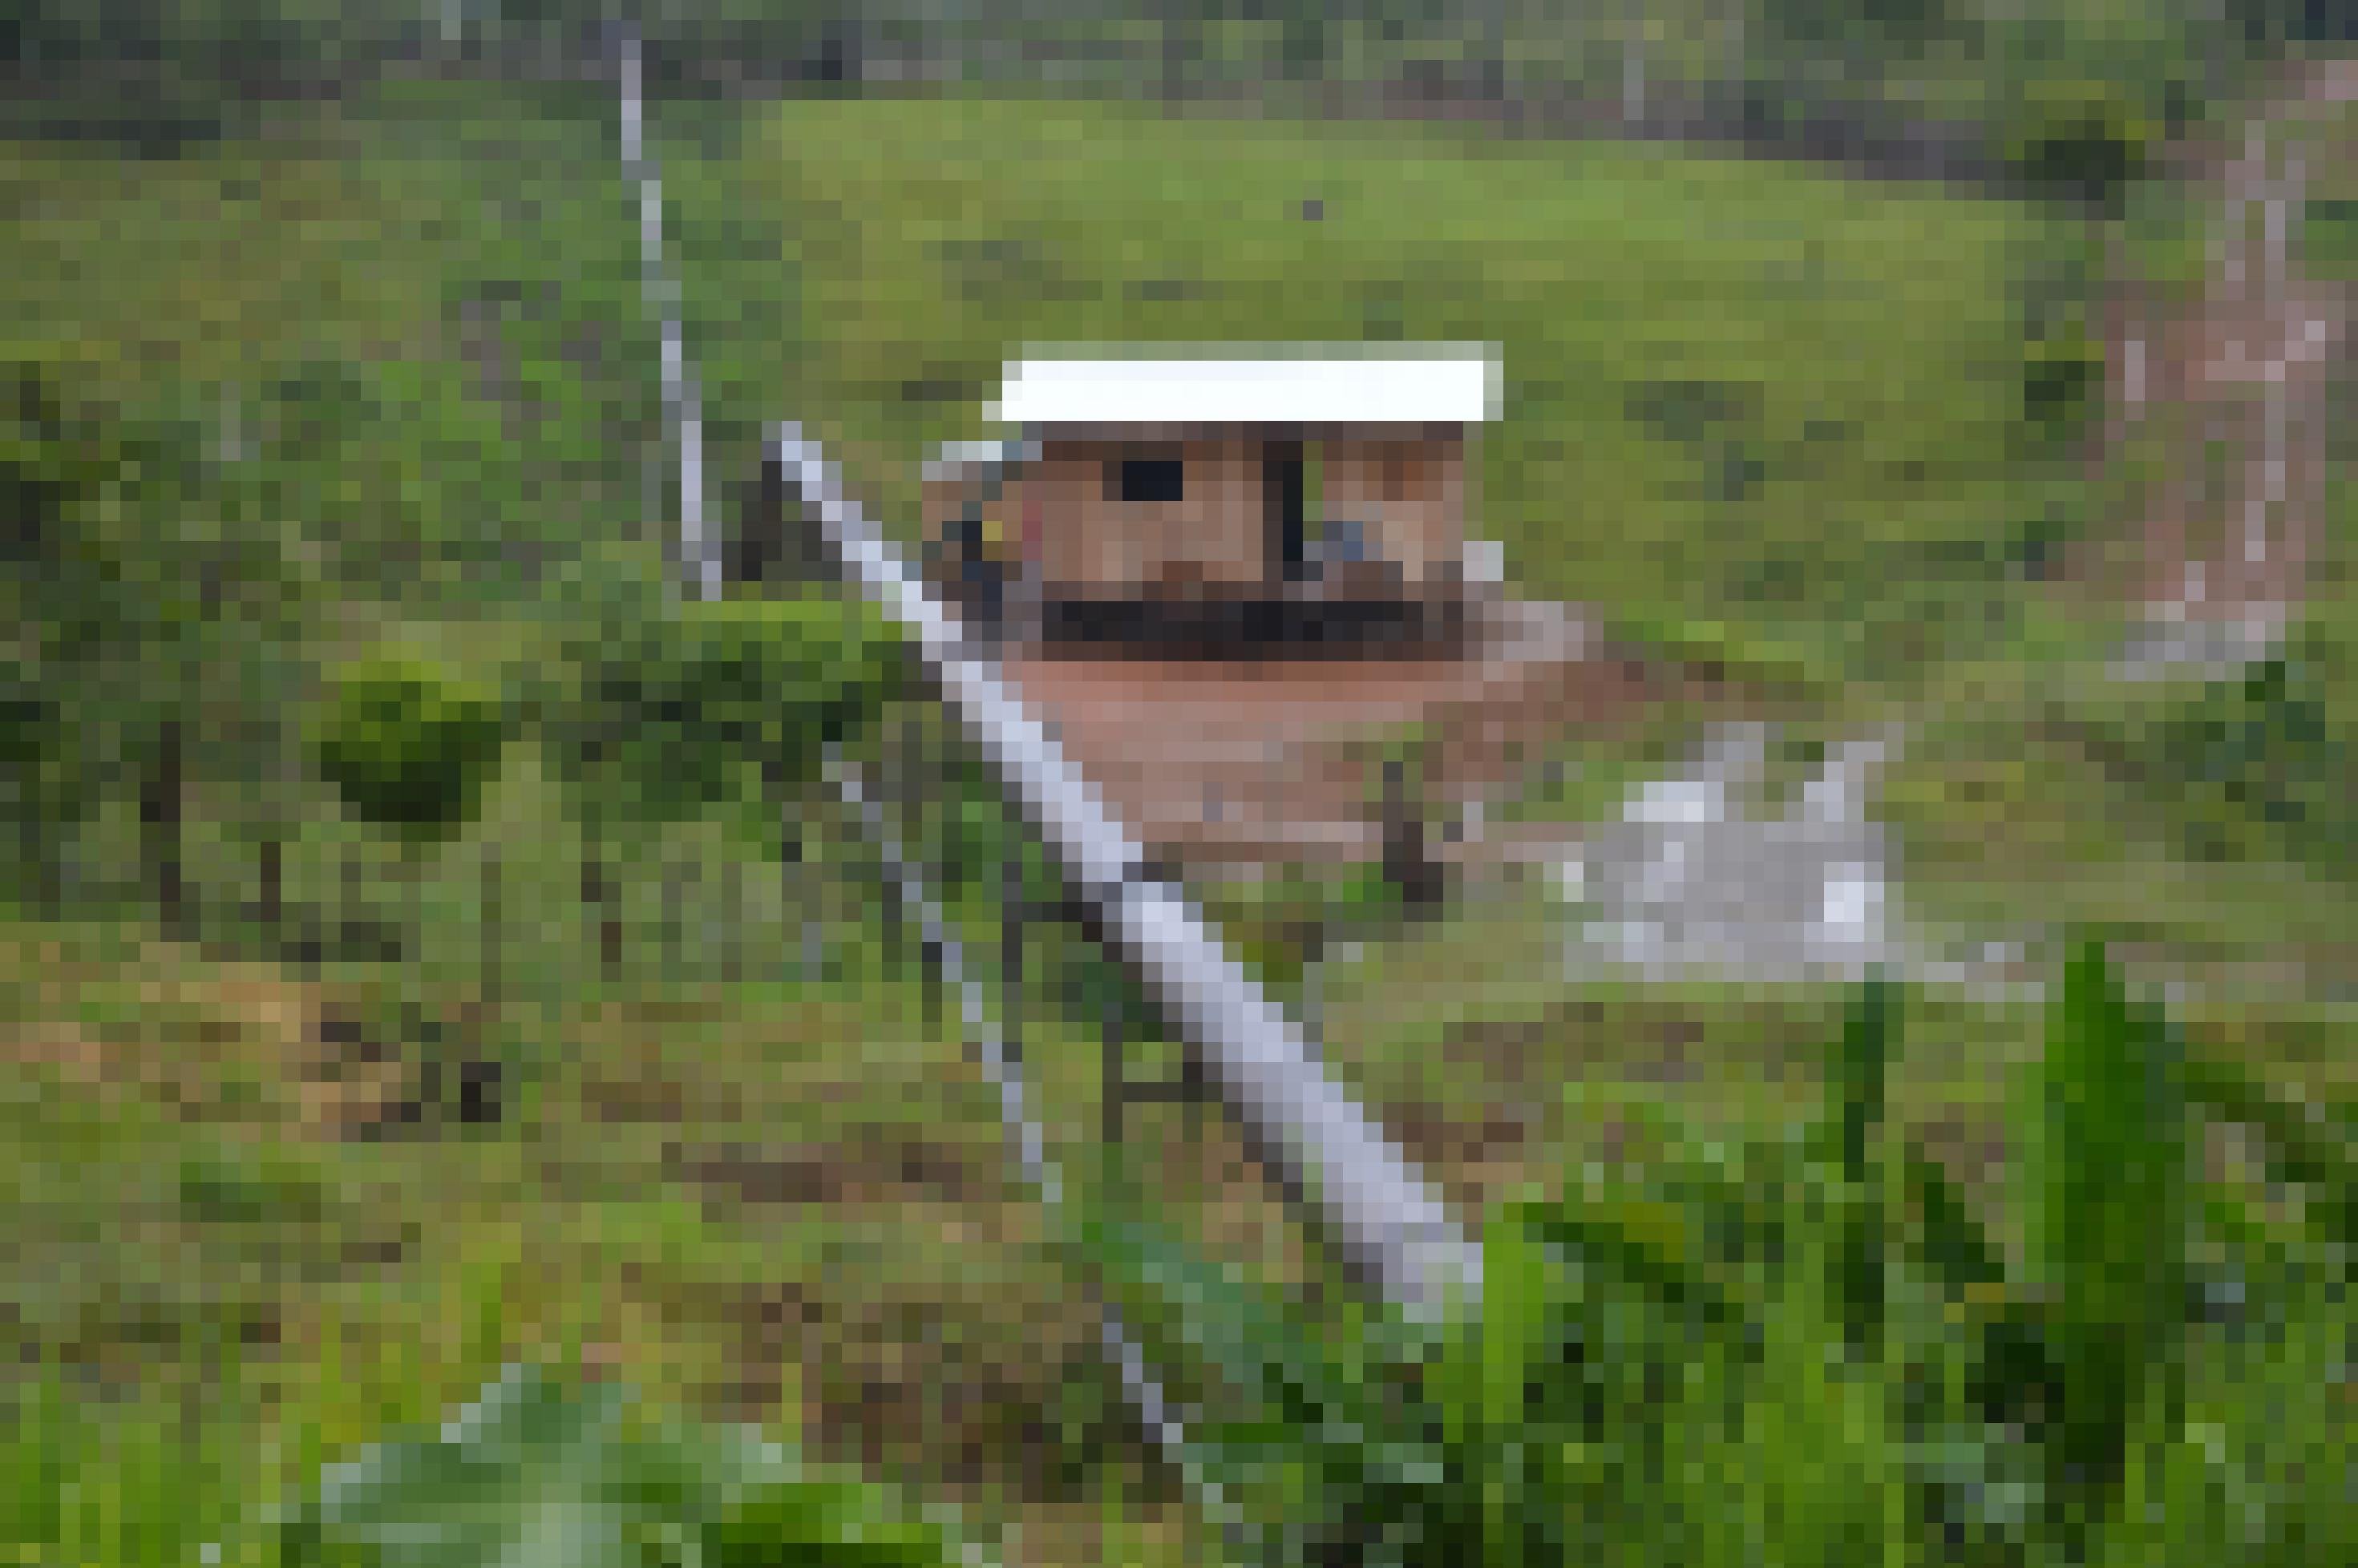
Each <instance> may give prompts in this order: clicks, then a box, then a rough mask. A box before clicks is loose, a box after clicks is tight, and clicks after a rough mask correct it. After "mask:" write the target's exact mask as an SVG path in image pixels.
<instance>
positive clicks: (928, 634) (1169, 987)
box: [771, 424, 1481, 1316]
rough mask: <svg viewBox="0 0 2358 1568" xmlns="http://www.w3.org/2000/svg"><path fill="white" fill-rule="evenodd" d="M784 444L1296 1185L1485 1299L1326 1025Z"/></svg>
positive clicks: (791, 479) (1387, 1249)
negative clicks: (1339, 1073)
mask: <svg viewBox="0 0 2358 1568" xmlns="http://www.w3.org/2000/svg"><path fill="white" fill-rule="evenodd" d="M771 452H772V460H773V461H774V462H776V463H777V465H778V467H779V469H780V470H781V473H782V476H783V477H784V480H785V481H786V483H787V484H788V485H789V486H791V487H792V488H793V489H794V490H795V491H796V492H799V493H800V495H801V496H802V498H803V501H804V503H805V504H806V506H807V508H808V509H809V511H810V512H811V514H814V515H815V517H816V519H817V524H818V529H819V532H820V534H821V536H822V537H823V538H824V539H825V541H826V543H827V547H828V549H829V550H830V551H831V552H832V554H833V555H834V556H835V557H836V558H837V560H838V563H839V564H840V566H841V567H842V568H843V570H844V573H845V575H846V577H847V579H849V580H850V581H851V582H854V583H856V584H857V585H858V586H859V587H860V589H861V590H862V591H863V592H865V593H866V594H867V595H868V596H869V598H870V599H871V600H874V601H875V602H876V603H877V604H878V605H879V607H880V608H882V610H883V611H885V612H886V613H887V614H890V615H892V617H893V618H894V619H896V620H897V621H899V622H901V624H902V625H903V627H905V628H906V629H907V630H908V632H909V633H910V634H911V636H912V637H913V638H914V641H915V643H916V645H917V650H918V652H919V654H920V656H921V657H922V658H923V659H924V661H925V665H926V667H927V669H928V670H929V672H930V673H931V674H932V675H933V676H934V677H935V679H936V682H937V683H938V685H939V687H940V689H941V692H942V697H943V700H944V702H945V703H946V705H947V707H948V708H949V709H950V711H951V712H953V713H954V714H956V715H957V718H958V719H960V720H961V722H962V723H963V724H964V725H965V726H966V728H967V730H968V731H969V732H970V733H972V734H973V735H974V736H975V738H976V739H977V740H978V741H979V742H980V744H981V747H982V750H983V754H984V755H985V756H986V757H987V758H988V759H989V760H990V763H991V765H992V766H993V767H994V768H995V769H996V771H997V772H998V773H999V775H1000V778H1001V782H1002V784H1003V785H1004V787H1005V788H1006V789H1007V790H1008V791H1009V793H1010V795H1011V796H1012V797H1013V799H1014V801H1015V802H1016V804H1017V805H1018V806H1020V807H1021V808H1022V811H1023V813H1024V815H1025V816H1027V817H1028V818H1029V819H1030V820H1031V822H1032V823H1033V826H1034V827H1036V828H1037V829H1038V830H1039V832H1040V834H1041V836H1042V838H1044V840H1045V842H1046V844H1047V846H1048V848H1049V849H1050V851H1051V852H1052V853H1053V854H1054V855H1055V857H1056V858H1057V860H1059V862H1060V863H1061V864H1062V866H1063V868H1064V870H1065V874H1066V876H1067V877H1068V878H1069V879H1070V880H1071V881H1072V883H1073V884H1074V885H1075V887H1076V891H1077V892H1079V893H1080V895H1081V896H1082V897H1083V898H1084V899H1085V900H1087V902H1088V903H1090V904H1091V905H1092V906H1093V907H1094V909H1095V911H1096V913H1097V915H1098V919H1099V921H1100V923H1101V925H1102V927H1103V930H1104V933H1105V935H1106V938H1107V940H1108V941H1109V943H1111V944H1112V945H1113V946H1114V948H1115V950H1116V951H1117V952H1119V953H1120V955H1121V957H1123V959H1124V960H1125V961H1126V962H1127V963H1128V964H1130V967H1131V968H1133V970H1135V971H1136V972H1137V973H1138V975H1139V976H1140V978H1141V979H1142V981H1143V982H1144V983H1145V985H1146V988H1147V989H1148V991H1149V993H1150V994H1151V995H1152V996H1153V997H1154V998H1155V999H1156V1000H1157V1002H1158V1003H1159V1004H1160V1005H1161V1007H1162V1008H1163V1013H1164V1017H1165V1018H1166V1019H1167V1020H1168V1021H1170V1022H1173V1023H1174V1024H1175V1025H1176V1027H1177V1029H1178V1031H1179V1033H1180V1037H1181V1039H1182V1040H1183V1041H1184V1043H1185V1044H1186V1045H1187V1046H1188V1048H1189V1049H1190V1050H1192V1051H1194V1052H1195V1054H1196V1055H1197V1058H1198V1060H1199V1061H1200V1063H1201V1065H1202V1066H1203V1069H1204V1074H1205V1077H1206V1081H1207V1082H1209V1083H1210V1084H1211V1085H1212V1086H1214V1087H1216V1088H1217V1091H1218V1092H1219V1094H1220V1097H1221V1098H1222V1100H1223V1101H1224V1102H1225V1103H1226V1104H1227V1105H1228V1108H1229V1109H1230V1111H1231V1112H1232V1113H1233V1114H1235V1115H1236V1116H1237V1118H1238V1119H1239V1121H1240V1122H1241V1123H1242V1124H1243V1127H1244V1129H1245V1131H1246V1133H1247V1134H1248V1136H1249V1137H1250V1138H1251V1139H1252V1140H1253V1141H1254V1142H1255V1143H1256V1145H1257V1146H1258V1147H1259V1148H1260V1149H1261V1150H1262V1151H1263V1152H1265V1153H1266V1155H1267V1157H1268V1158H1270V1159H1271V1161H1272V1162H1274V1163H1275V1164H1276V1166H1277V1167H1278V1169H1277V1171H1276V1174H1277V1175H1278V1176H1279V1178H1280V1179H1281V1182H1282V1184H1284V1185H1285V1186H1286V1187H1287V1189H1288V1190H1289V1191H1290V1192H1294V1193H1298V1194H1299V1195H1301V1196H1302V1197H1303V1199H1304V1200H1306V1201H1307V1202H1308V1203H1309V1204H1310V1205H1311V1206H1313V1207H1314V1210H1315V1212H1316V1215H1317V1217H1318V1218H1319V1219H1321V1220H1322V1221H1323V1222H1324V1223H1325V1226H1326V1227H1328V1229H1329V1230H1330V1232H1331V1233H1332V1234H1333V1235H1334V1236H1335V1237H1336V1238H1337V1240H1338V1241H1339V1243H1340V1245H1341V1248H1342V1250H1343V1252H1344V1255H1345V1257H1346V1259H1347V1261H1348V1262H1349V1263H1350V1264H1351V1266H1352V1267H1353V1268H1354V1269H1355V1270H1356V1271H1357V1272H1358V1273H1359V1274H1360V1275H1361V1276H1362V1277H1363V1278H1364V1279H1366V1280H1367V1281H1368V1282H1369V1283H1370V1284H1371V1285H1373V1286H1374V1288H1375V1289H1376V1290H1377V1291H1378V1292H1379V1293H1380V1294H1381V1295H1382V1296H1383V1298H1384V1299H1385V1300H1387V1301H1389V1302H1390V1303H1395V1304H1397V1305H1399V1306H1401V1307H1403V1308H1405V1309H1407V1310H1408V1311H1410V1312H1412V1313H1415V1314H1420V1315H1426V1316H1430V1315H1433V1314H1438V1313H1440V1312H1443V1311H1446V1310H1452V1309H1453V1308H1455V1309H1457V1310H1465V1311H1473V1310H1476V1309H1478V1306H1479V1303H1480V1293H1481V1254H1480V1251H1479V1249H1477V1248H1476V1245H1475V1244H1474V1243H1473V1242H1472V1241H1471V1240H1469V1239H1468V1238H1466V1235H1465V1234H1464V1232H1463V1231H1462V1230H1461V1229H1460V1228H1459V1227H1458V1226H1457V1224H1456V1223H1455V1221H1454V1220H1453V1219H1452V1218H1451V1217H1450V1216H1449V1213H1448V1211H1447V1209H1446V1208H1445V1207H1444V1206H1443V1204H1442V1202H1441V1200H1440V1198H1439V1196H1438V1195H1436V1194H1434V1193H1433V1191H1432V1190H1431V1188H1430V1187H1428V1186H1427V1185H1426V1184H1425V1183H1424V1182H1423V1180H1422V1178H1421V1177H1420V1176H1419V1175H1418V1174H1417V1173H1416V1172H1415V1171H1414V1169H1413V1168H1412V1167H1411V1165H1410V1164H1409V1163H1408V1162H1407V1160H1406V1159H1405V1158H1403V1157H1402V1155H1401V1152H1400V1151H1399V1150H1397V1149H1395V1148H1394V1147H1393V1146H1392V1145H1391V1143H1390V1141H1387V1140H1386V1139H1385V1137H1384V1136H1383V1133H1382V1131H1381V1130H1380V1129H1379V1128H1378V1127H1377V1126H1376V1124H1375V1123H1374V1122H1373V1121H1372V1120H1371V1119H1369V1118H1368V1115H1367V1114H1366V1112H1364V1111H1363V1110H1361V1109H1360V1108H1359V1107H1358V1105H1357V1103H1356V1102H1354V1101H1353V1100H1352V1099H1351V1098H1350V1097H1349V1096H1348V1095H1347V1094H1346V1093H1345V1092H1344V1091H1343V1089H1342V1087H1341V1086H1339V1085H1337V1084H1336V1082H1335V1081H1334V1080H1333V1079H1332V1078H1331V1077H1329V1076H1328V1075H1327V1073H1326V1071H1325V1067H1324V1066H1323V1065H1321V1064H1320V1063H1319V1062H1318V1061H1317V1059H1316V1057H1315V1056H1314V1054H1313V1051H1312V1047H1311V1044H1310V1042H1309V1040H1308V1038H1307V1037H1306V1036H1305V1035H1304V1034H1303V1032H1302V1031H1301V1030H1300V1029H1299V1028H1297V1027H1296V1026H1295V1024H1294V1023H1293V1022H1292V1021H1291V1020H1289V1019H1288V1018H1287V1017H1286V1016H1285V1014H1284V1012H1283V1011H1282V1010H1281V1009H1280V1008H1279V1007H1278V1006H1277V1005H1276V1004H1275V1003H1273V1002H1272V1001H1271V1000H1269V998H1268V997H1267V996H1266V995H1265V994H1264V993H1263V992H1262V990H1261V989H1260V986H1258V985H1257V984H1255V983H1254V982H1253V980H1252V979H1251V977H1249V975H1247V974H1246V973H1245V972H1244V970H1243V968H1241V967H1240V966H1239V965H1238V964H1237V963H1236V961H1235V960H1234V959H1232V958H1230V957H1228V952H1227V950H1226V949H1225V948H1224V947H1223V946H1221V944H1220V941H1219V938H1218V937H1217V935H1214V934H1213V933H1212V932H1211V931H1210V930H1209V929H1208V928H1207V927H1206V925H1205V924H1204V922H1203V920H1202V918H1201V917H1200V916H1199V915H1198V914H1196V912H1195V908H1194V906H1193V905H1192V904H1190V903H1189V902H1188V901H1187V899H1186V898H1185V896H1184V894H1183V893H1181V892H1180V891H1179V890H1177V889H1176V888H1174V887H1173V886H1171V885H1170V884H1169V883H1168V882H1167V881H1163V879H1162V878H1160V877H1159V876H1157V875H1155V874H1154V873H1153V872H1152V871H1151V870H1150V869H1149V867H1148V866H1147V864H1146V860H1145V857H1144V855H1143V854H1142V853H1141V850H1140V849H1139V848H1138V846H1137V844H1136V843H1135V842H1133V841H1132V840H1131V838H1130V835H1129V832H1128V830H1127V829H1126V828H1125V827H1123V826H1122V824H1121V823H1120V821H1119V820H1118V819H1116V818H1115V817H1114V816H1111V815H1110V814H1109V812H1108V811H1107V810H1106V808H1105V806H1104V805H1103V804H1102V803H1101V802H1100V801H1099V799H1098V795H1097V792H1096V791H1095V790H1094V789H1092V788H1091V787H1090V786H1089V784H1088V783H1087V780H1086V779H1084V778H1083V777H1082V776H1081V774H1080V773H1079V771H1078V770H1077V769H1076V768H1075V767H1074V766H1073V764H1072V763H1071V762H1069V761H1067V760H1066V758H1065V755H1064V752H1063V751H1062V749H1061V747H1059V745H1058V744H1057V742H1056V740H1055V737H1054V736H1052V735H1051V734H1050V733H1049V732H1048V730H1047V729H1046V727H1045V726H1044V725H1043V724H1042V723H1041V722H1040V721H1039V720H1038V719H1035V718H1033V716H1032V715H1031V714H1030V713H1028V712H1027V711H1026V710H1025V709H1024V708H1023V706H1022V702H1021V701H1020V700H1018V699H1017V697H1016V696H1015V695H1014V693H1013V692H1012V691H1011V690H1010V688H1009V687H1008V686H1007V684H1006V683H1005V681H1004V680H1002V679H1001V676H1000V673H999V670H998V668H997V665H996V662H995V661H994V660H992V659H990V658H989V657H987V656H986V655H984V654H980V653H979V652H978V651H976V650H975V649H973V648H970V647H969V646H968V643H967V640H966V637H965V635H964V633H963V631H962V629H961V627H960V626H959V624H958V623H957V621H956V620H955V619H954V618H953V617H952V616H950V615H949V614H948V613H947V611H945V610H944V609H943V607H942V606H941V605H940V604H938V603H936V601H935V600H934V598H933V596H932V595H931V594H929V593H928V592H927V591H926V589H925V585H924V583H923V582H922V581H921V580H920V579H918V578H917V577H916V576H915V575H914V573H912V572H911V571H910V570H909V569H908V568H907V566H906V564H905V563H904V562H903V559H902V557H901V553H900V551H899V550H898V549H896V548H895V547H894V546H892V543H891V542H890V541H889V540H887V539H886V538H885V537H884V536H883V535H882V534H881V533H880V532H879V531H878V530H877V529H875V528H874V527H873V526H872V525H871V524H869V522H868V521H867V520H866V519H865V518H864V517H863V516H862V515H861V514H860V510H859V508H858V507H857V506H856V505H854V504H853V503H852V502H851V501H850V500H849V498H848V497H847V496H846V495H845V493H844V492H843V488H842V486H841V484H840V483H839V482H838V480H837V478H836V475H835V473H834V470H833V469H832V468H831V466H830V465H829V464H828V462H827V458H826V455H825V454H824V453H823V452H822V451H821V450H820V449H819V447H818V445H817V442H815V441H811V440H808V439H806V438H805V437H804V435H803V433H802V430H801V427H799V426H796V425H792V424H787V425H782V426H780V427H777V429H776V431H775V432H774V435H773V440H772V443H771Z"/></svg>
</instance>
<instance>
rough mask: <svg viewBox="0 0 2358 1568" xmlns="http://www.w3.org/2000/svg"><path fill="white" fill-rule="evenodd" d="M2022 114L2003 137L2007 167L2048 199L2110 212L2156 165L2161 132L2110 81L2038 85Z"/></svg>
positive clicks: (2028, 96)
mask: <svg viewBox="0 0 2358 1568" xmlns="http://www.w3.org/2000/svg"><path fill="white" fill-rule="evenodd" d="M2019 113H2020V115H2021V119H2020V121H2019V122H2018V123H2017V124H2016V126H2015V127H2014V128H2013V130H2012V131H2011V133H2010V134H2009V135H2007V137H2006V161H2007V162H2008V164H2010V165H2011V166H2012V167H2013V168H2014V169H2015V170H2016V171H2017V173H2018V174H2019V175H2020V176H2021V178H2023V179H2024V180H2025V181H2026V182H2028V184H2029V185H2030V187H2031V188H2032V189H2034V190H2037V191H2039V192H2041V193H2043V194H2046V195H2050V196H2058V197H2068V198H2071V199H2074V200H2081V201H2086V202H2089V203H2092V204H2094V205H2096V206H2098V207H2100V208H2104V209H2106V210H2110V209H2111V208H2112V207H2113V206H2114V204H2115V203H2116V202H2117V201H2118V200H2119V198H2120V195H2121V192H2122V190H2123V189H2124V188H2125V186H2127V185H2128V184H2129V183H2130V182H2131V181H2133V180H2136V179H2139V178H2143V177H2144V175H2145V173H2146V170H2147V167H2148V165H2149V164H2150V162H2151V160H2152V157H2153V148H2154V145H2155V142H2156V139H2157V136H2158V130H2157V127H2156V126H2155V124H2154V123H2153V121H2152V120H2151V119H2150V118H2149V117H2148V116H2147V114H2145V112H2144V111H2143V110H2142V109H2141V108H2139V107H2138V106H2137V104H2136V103H2135V102H2134V101H2133V100H2132V99H2131V98H2130V97H2129V96H2128V94H2127V93H2125V92H2123V91H2122V90H2120V89H2119V88H2117V87H2114V86H2112V85H2110V84H2108V83H2104V82H2095V81H2068V80H2067V81H2041V82H2038V83H2035V84H2034V85H2033V86H2032V88H2031V90H2030V91H2029V92H2028V95H2027V102H2026V103H2024V104H2023V106H2022V108H2021V110H2020V111H2019Z"/></svg>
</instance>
